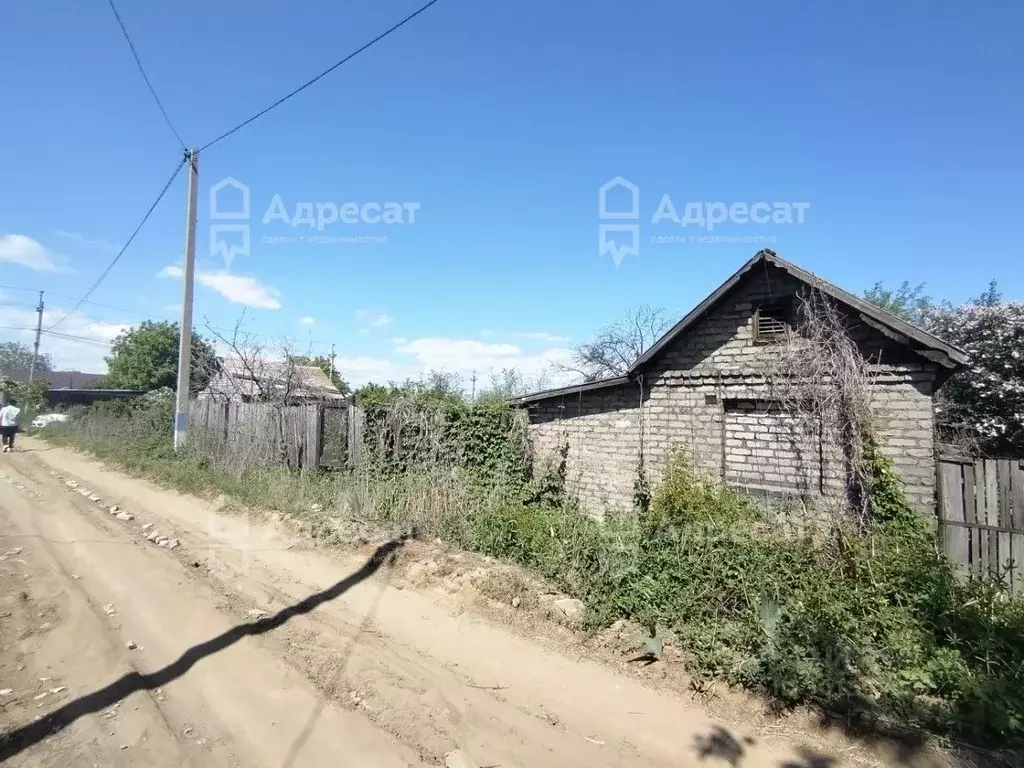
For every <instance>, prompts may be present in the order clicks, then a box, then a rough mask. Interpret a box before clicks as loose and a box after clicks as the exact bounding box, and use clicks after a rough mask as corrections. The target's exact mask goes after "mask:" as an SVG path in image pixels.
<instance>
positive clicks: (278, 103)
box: [199, 0, 438, 152]
mask: <svg viewBox="0 0 1024 768" xmlns="http://www.w3.org/2000/svg"><path fill="white" fill-rule="evenodd" d="M437 1H438V0H430V2H428V3H427V4H426V5H424V6H422V7H421V8H419V9H418V10H416V11H413V12H412V13H410V14H409V15H408V16H406V17H405V18H404V19H402V20H401V21H398V22H396V23H395V24H392V25H391V26H390V27H388V28H387V29H386V30H384V31H383V32H381V33H380V34H379V35H377V36H376V37H375V38H373V40H371V41H370V42H368V43H366V44H365V45H364V46H362V47H361V48H358V49H356V50H355V51H353V52H352V53H350V54H349V55H348V56H346V57H345V58H343V59H342V60H341V61H339V62H337V63H336V64H332V65H331V66H330V67H328V68H327V69H325V70H324V71H323V72H321V73H320V74H319V75H317V76H316V77H314V78H312V79H310V80H307V81H306V82H305V83H303V84H302V85H300V86H299V87H298V88H296V89H295V90H294V91H291V92H290V93H288V94H285V95H284V96H282V97H281V98H280V99H278V100H277V101H275V102H274V103H273V104H271V105H270V106H269V107H267V108H265V109H262V110H260V111H259V112H257V113H256V114H255V115H253V116H252V117H250V118H249V119H248V120H244V121H243V122H241V123H239V124H238V125H236V126H235V127H234V128H232V129H231V130H230V131H225V132H224V133H222V134H221V135H220V136H218V137H217V138H215V139H214V140H213V141H211V142H209V143H208V144H204V145H203V146H202V147H200V148H199V151H200V152H204V151H206V150H207V149H209V148H210V147H212V146H213V145H214V144H216V143H218V142H220V141H222V140H224V139H226V138H227V137H228V136H230V135H231V134H233V133H235V132H236V131H239V130H241V129H242V128H244V127H245V126H247V125H248V124H249V123H251V122H253V121H254V120H258V119H259V118H261V117H263V116H264V115H265V114H267V112H270V111H271V110H272V109H275V108H277V107H279V106H281V105H282V104H284V103H285V102H286V101H288V99H290V98H291V97H292V96H295V95H296V94H299V93H301V92H302V91H304V90H306V89H307V88H309V86H311V85H313V84H314V83H316V82H317V81H319V80H321V79H323V78H324V77H326V76H327V75H329V74H331V72H333V71H334V70H336V69H337V68H338V67H340V66H342V65H343V64H346V63H348V62H349V61H351V60H352V59H354V58H355V57H356V56H358V55H359V54H360V53H362V52H363V51H365V50H367V49H369V48H372V47H373V46H374V45H376V44H377V43H379V42H380V41H381V40H383V39H384V38H385V37H387V36H388V35H390V34H391V33H392V32H394V31H396V30H398V29H400V28H401V27H403V26H405V25H406V24H408V23H409V22H410V21H412V20H413V19H415V18H416V17H417V16H419V15H420V14H421V13H423V12H424V11H425V10H427V9H428V8H429V7H430V6H432V5H433V4H434V3H436V2H437Z"/></svg>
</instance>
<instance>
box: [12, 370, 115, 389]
mask: <svg viewBox="0 0 1024 768" xmlns="http://www.w3.org/2000/svg"><path fill="white" fill-rule="evenodd" d="M28 374H29V371H28V369H27V368H16V369H13V370H11V371H4V372H3V374H2V375H4V376H6V377H8V378H10V379H11V380H12V381H15V382H17V383H19V384H24V383H25V382H27V381H28ZM35 378H36V379H39V380H46V381H48V382H50V389H85V388H88V387H89V386H91V385H92V384H94V383H95V382H97V381H99V380H101V379H102V378H103V374H102V373H82V372H81V371H51V372H50V373H42V372H40V371H37V372H36V375H35Z"/></svg>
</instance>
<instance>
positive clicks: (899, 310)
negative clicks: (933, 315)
mask: <svg viewBox="0 0 1024 768" xmlns="http://www.w3.org/2000/svg"><path fill="white" fill-rule="evenodd" d="M864 298H865V299H867V300H868V301H870V302H871V303H872V304H875V305H877V306H879V307H881V308H882V309H884V310H886V311H887V312H891V313H892V314H894V315H896V317H899V318H901V319H903V320H906V321H907V322H908V323H913V324H914V325H921V324H922V323H923V322H924V316H925V314H926V313H927V311H928V309H929V308H930V307H932V306H933V305H934V302H933V301H932V297H931V296H929V295H928V294H926V293H925V292H924V283H918V284H917V285H911V284H910V281H908V280H904V281H903V283H902V284H901V285H900V287H899V288H896V289H889V288H886V287H885V286H884V285H883V283H882V282H881V281H879V282H877V283H875V284H874V285H873V286H872V287H871V288H869V289H868V290H866V291H864Z"/></svg>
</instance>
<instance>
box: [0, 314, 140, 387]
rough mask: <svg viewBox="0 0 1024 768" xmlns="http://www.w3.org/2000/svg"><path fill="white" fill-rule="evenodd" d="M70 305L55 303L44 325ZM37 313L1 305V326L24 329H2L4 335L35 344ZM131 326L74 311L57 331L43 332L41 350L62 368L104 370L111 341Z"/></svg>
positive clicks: (11, 339) (87, 370) (90, 371)
mask: <svg viewBox="0 0 1024 768" xmlns="http://www.w3.org/2000/svg"><path fill="white" fill-rule="evenodd" d="M66 311H67V309H60V308H56V307H51V308H49V309H47V310H45V311H44V312H43V328H44V329H45V328H49V327H50V326H52V325H53V324H54V323H56V322H57V321H58V320H60V319H61V318H62V317H64V313H65V312H66ZM35 323H36V313H35V312H33V311H32V310H30V309H18V308H14V307H0V326H4V327H5V328H14V329H20V330H2V331H0V334H2V339H3V340H6V341H20V342H23V343H25V344H31V343H32V341H33V339H34V338H35ZM130 327H131V325H130V324H128V323H114V322H108V321H98V320H90V319H89V318H88V317H86V316H85V315H83V314H81V313H78V312H73V313H72V314H71V315H69V316H68V317H67V319H65V320H63V321H62V322H61V324H60V325H58V326H57V327H56V328H55V329H54V330H53V333H43V336H42V340H41V343H40V346H39V351H40V352H41V353H43V354H48V355H50V357H51V359H52V360H53V364H54V367H55V368H56V369H58V370H68V371H84V372H85V373H103V372H105V371H106V367H107V366H106V362H105V361H104V359H103V358H104V357H106V356H107V355H108V354H110V346H109V343H110V342H111V341H113V340H114V338H115V337H116V336H117V335H118V334H120V333H121V332H122V331H126V330H128V329H129V328H130Z"/></svg>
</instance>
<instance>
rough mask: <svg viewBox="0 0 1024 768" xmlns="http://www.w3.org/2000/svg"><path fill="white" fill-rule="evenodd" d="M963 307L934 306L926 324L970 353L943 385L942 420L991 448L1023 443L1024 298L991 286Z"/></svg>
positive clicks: (1010, 447) (1005, 448)
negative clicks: (1005, 296) (1007, 296)
mask: <svg viewBox="0 0 1024 768" xmlns="http://www.w3.org/2000/svg"><path fill="white" fill-rule="evenodd" d="M987 298H988V301H985V299H986V296H982V297H981V301H976V302H971V303H968V304H964V305H963V306H960V307H955V308H951V307H931V308H929V309H928V310H927V311H926V312H925V314H924V318H923V319H924V323H925V327H926V328H927V329H928V330H929V331H931V332H932V333H934V334H935V335H936V336H938V337H939V338H942V339H945V340H946V341H948V342H949V343H951V344H954V345H956V346H958V347H960V348H961V349H962V350H964V351H965V352H966V353H967V356H968V357H969V359H970V362H969V364H968V366H967V367H966V368H965V369H964V370H962V371H960V372H958V373H957V374H956V375H954V376H953V377H952V378H951V379H950V380H949V381H948V382H947V383H946V385H945V386H944V387H943V388H942V389H941V390H940V391H939V401H938V407H939V409H940V413H939V415H940V423H941V424H943V425H946V426H951V427H959V428H961V429H962V428H966V429H968V430H969V431H970V432H972V433H974V434H975V435H976V436H977V437H978V439H979V440H980V441H981V442H982V443H983V444H984V447H985V448H986V449H987V450H989V451H991V452H1006V451H1019V450H1020V449H1024V304H1022V303H1020V302H1004V301H1001V300H1000V299H999V297H998V295H997V294H993V293H992V292H991V291H990V292H989V294H987Z"/></svg>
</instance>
